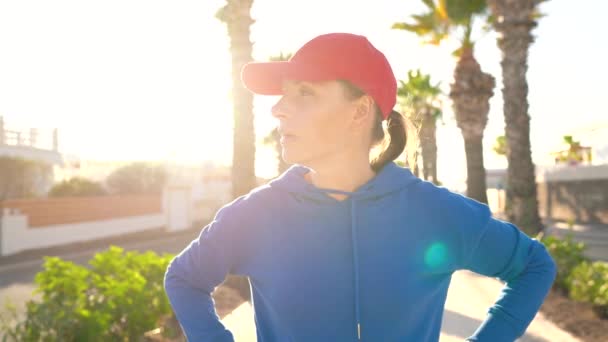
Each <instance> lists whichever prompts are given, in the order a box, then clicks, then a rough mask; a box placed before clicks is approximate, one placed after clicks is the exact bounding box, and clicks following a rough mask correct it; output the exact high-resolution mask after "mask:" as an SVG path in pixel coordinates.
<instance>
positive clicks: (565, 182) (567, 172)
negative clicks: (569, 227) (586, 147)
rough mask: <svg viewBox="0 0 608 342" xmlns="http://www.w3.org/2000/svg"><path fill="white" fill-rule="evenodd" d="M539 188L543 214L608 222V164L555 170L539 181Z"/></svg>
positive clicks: (540, 209) (545, 215)
mask: <svg viewBox="0 0 608 342" xmlns="http://www.w3.org/2000/svg"><path fill="white" fill-rule="evenodd" d="M537 191H538V199H539V201H538V204H539V213H540V215H541V216H543V217H546V218H550V219H553V220H558V221H569V220H573V221H574V222H576V223H584V224H608V165H592V166H577V167H565V168H561V169H556V170H552V171H551V172H547V173H545V174H544V175H543V177H542V179H540V180H539V183H538V185H537Z"/></svg>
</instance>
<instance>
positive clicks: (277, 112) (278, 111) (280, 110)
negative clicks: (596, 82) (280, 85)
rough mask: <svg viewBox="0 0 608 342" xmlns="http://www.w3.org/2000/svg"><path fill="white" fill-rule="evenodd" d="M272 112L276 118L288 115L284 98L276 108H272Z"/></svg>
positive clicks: (276, 104) (275, 105)
mask: <svg viewBox="0 0 608 342" xmlns="http://www.w3.org/2000/svg"><path fill="white" fill-rule="evenodd" d="M271 112H272V116H274V117H275V118H279V117H284V116H285V115H287V111H286V110H285V101H284V98H283V97H281V99H280V100H279V101H278V102H277V103H275V104H274V106H272V109H271Z"/></svg>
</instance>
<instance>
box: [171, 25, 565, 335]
mask: <svg viewBox="0 0 608 342" xmlns="http://www.w3.org/2000/svg"><path fill="white" fill-rule="evenodd" d="M241 76H242V80H243V83H244V85H245V86H246V87H247V88H248V89H249V90H251V91H252V92H254V93H257V94H262V95H282V96H281V98H280V100H279V101H278V103H277V104H276V105H275V106H274V107H273V109H272V114H273V116H274V117H276V118H277V119H278V121H279V130H280V132H281V135H282V138H281V145H282V157H283V159H284V160H285V161H286V162H287V163H290V164H293V165H292V166H291V167H290V168H289V169H288V170H287V171H285V172H284V173H283V174H282V175H280V176H279V177H278V178H276V179H274V180H272V181H271V182H269V183H268V184H265V185H263V186H260V187H258V188H256V189H254V190H252V191H251V192H250V193H248V194H246V195H243V196H240V197H238V198H237V199H235V200H233V201H232V202H231V203H229V204H226V205H225V206H223V207H222V208H221V209H220V210H219V211H218V212H217V214H216V216H215V218H214V220H213V221H212V222H211V223H209V224H208V225H207V226H205V227H204V228H203V229H202V231H201V233H200V235H199V236H198V238H197V239H195V240H193V241H192V242H191V244H190V245H189V246H187V247H186V248H185V249H184V250H183V251H182V252H181V253H180V254H178V255H177V256H176V257H175V258H174V259H173V260H172V262H171V264H170V265H169V267H168V269H167V272H166V275H165V289H166V292H167V295H168V296H169V299H170V302H171V305H172V307H173V309H174V311H175V314H176V316H177V319H178V321H179V322H180V324H181V326H182V328H183V330H184V332H185V333H186V335H187V337H188V339H189V340H190V341H233V335H232V334H231V332H230V331H229V330H227V329H225V327H224V326H223V325H222V324H221V322H220V321H219V320H218V317H217V314H216V312H215V310H214V302H213V300H212V298H211V296H210V294H211V292H212V291H213V289H214V288H215V287H216V286H217V285H219V284H220V283H221V282H222V281H223V280H224V278H225V276H226V275H227V274H229V273H230V274H239V275H244V276H248V277H249V280H250V284H251V291H252V303H253V307H254V310H255V324H256V327H257V340H258V341H260V342H262V341H263V342H269V341H281V342H283V341H297V342H301V341H302V342H304V341H305V342H308V341H415V342H423V341H438V339H439V334H440V330H441V322H442V315H443V309H444V303H445V299H446V295H447V291H448V286H449V283H450V279H451V275H452V273H453V272H454V271H456V270H460V269H468V270H471V271H474V272H477V273H479V274H483V275H486V276H490V277H496V278H499V279H501V280H503V281H504V282H505V283H506V285H505V286H504V288H503V290H502V295H501V297H500V299H499V300H498V301H497V302H496V303H495V305H493V306H492V307H491V308H489V310H488V315H487V318H486V320H485V321H484V322H483V323H482V324H481V325H480V326H479V328H478V329H477V330H476V331H475V332H474V334H473V335H472V336H471V337H469V338H468V341H492V342H496V341H514V340H515V339H516V338H517V337H519V336H521V335H522V334H523V333H524V331H525V330H526V328H527V327H528V325H529V323H530V322H531V321H532V319H533V318H534V316H535V314H536V313H537V311H538V309H539V308H540V305H541V304H542V302H543V300H544V298H545V296H546V294H547V293H548V291H549V289H550V287H551V284H552V283H553V281H554V279H555V275H556V267H555V263H554V261H553V260H552V259H551V257H550V256H549V254H548V253H547V251H546V250H545V248H544V246H543V245H542V244H541V243H539V242H538V241H537V240H535V239H531V238H529V237H528V236H527V235H525V234H524V233H522V232H521V231H520V230H519V229H518V228H517V227H516V226H515V225H513V224H511V223H509V222H505V221H501V220H498V219H495V218H493V217H492V216H491V212H490V210H489V208H488V206H487V205H485V204H482V203H480V202H477V201H475V200H473V199H470V198H468V197H465V196H463V195H460V194H457V193H453V192H450V191H449V190H447V189H446V188H443V187H438V186H435V185H434V184H433V183H431V182H427V181H424V180H421V179H419V178H417V177H416V176H415V175H413V174H412V173H411V171H410V169H409V168H404V167H400V166H398V165H397V164H396V163H395V162H394V160H395V159H396V158H397V157H399V156H400V155H401V154H402V152H403V151H404V148H405V146H406V137H407V136H406V129H405V128H404V122H405V121H404V118H403V117H402V116H401V115H400V114H399V113H397V112H395V111H393V106H394V105H395V102H396V87H397V82H396V80H395V76H394V75H393V71H392V69H391V67H390V65H389V63H388V61H387V60H386V58H385V57H384V55H383V54H382V53H381V52H380V51H378V50H377V49H376V48H375V47H374V46H373V45H372V44H371V43H370V42H369V41H368V40H367V39H366V38H365V37H364V36H360V35H354V34H348V33H331V34H325V35H321V36H318V37H316V38H314V39H312V40H311V41H309V42H308V43H306V44H305V45H304V46H303V47H302V48H301V49H300V50H298V51H297V52H296V54H295V55H294V56H293V57H292V58H291V59H290V60H289V61H287V62H264V63H262V62H258V63H249V64H247V65H245V67H244V68H243V70H242V75H241ZM383 124H386V126H387V127H386V130H387V133H388V134H387V136H386V137H385V128H384V127H383ZM385 140H386V142H387V143H385ZM378 148H380V149H381V150H380V153H379V154H373V153H372V154H371V155H370V151H371V152H374V151H375V150H377V149H378ZM370 160H371V162H370Z"/></svg>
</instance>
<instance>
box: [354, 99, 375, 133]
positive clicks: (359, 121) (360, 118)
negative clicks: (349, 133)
mask: <svg viewBox="0 0 608 342" xmlns="http://www.w3.org/2000/svg"><path fill="white" fill-rule="evenodd" d="M374 114H375V112H374V100H373V99H372V98H371V96H369V95H364V96H361V97H360V98H358V99H357V100H355V113H354V116H353V123H354V124H355V125H357V126H358V127H365V125H366V122H367V121H368V120H372V121H373V118H374Z"/></svg>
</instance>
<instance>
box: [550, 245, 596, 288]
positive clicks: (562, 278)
mask: <svg viewBox="0 0 608 342" xmlns="http://www.w3.org/2000/svg"><path fill="white" fill-rule="evenodd" d="M541 242H542V243H543V244H544V245H545V247H546V248H547V250H548V251H549V253H550V254H551V256H552V257H553V259H554V260H555V263H556V264H557V277H556V278H555V282H554V286H556V287H558V288H559V289H560V290H562V291H567V290H568V283H567V277H568V275H569V274H570V272H571V271H572V269H573V268H574V267H576V266H577V265H579V264H580V263H581V262H583V261H587V260H588V259H587V258H586V257H585V256H584V255H583V252H584V251H585V249H586V246H585V244H584V243H582V242H576V241H574V240H573V239H572V235H571V234H567V235H566V237H565V238H564V239H560V238H557V237H555V236H545V237H543V238H542V239H541Z"/></svg>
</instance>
